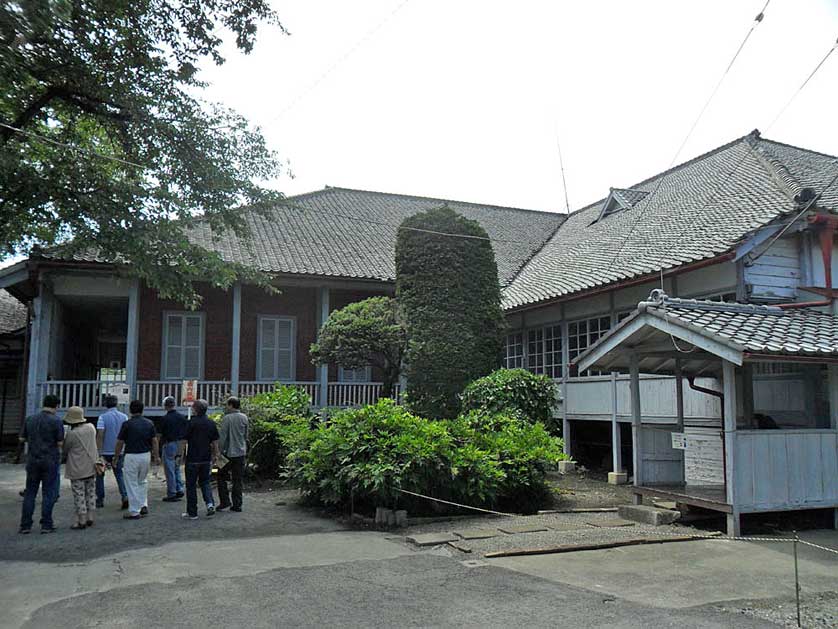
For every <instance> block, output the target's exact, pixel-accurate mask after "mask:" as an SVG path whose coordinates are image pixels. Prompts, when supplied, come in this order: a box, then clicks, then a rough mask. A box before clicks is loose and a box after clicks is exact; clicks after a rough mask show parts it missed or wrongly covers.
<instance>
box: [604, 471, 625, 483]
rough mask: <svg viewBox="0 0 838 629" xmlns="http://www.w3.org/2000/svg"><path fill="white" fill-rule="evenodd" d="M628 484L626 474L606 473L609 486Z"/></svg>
mask: <svg viewBox="0 0 838 629" xmlns="http://www.w3.org/2000/svg"><path fill="white" fill-rule="evenodd" d="M627 482H629V475H628V472H608V484H609V485H625V484H626V483H627Z"/></svg>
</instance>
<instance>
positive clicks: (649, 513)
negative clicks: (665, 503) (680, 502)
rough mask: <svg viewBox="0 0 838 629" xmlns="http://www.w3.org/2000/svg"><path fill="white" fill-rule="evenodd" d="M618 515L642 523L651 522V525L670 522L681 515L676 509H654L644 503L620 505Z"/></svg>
mask: <svg viewBox="0 0 838 629" xmlns="http://www.w3.org/2000/svg"><path fill="white" fill-rule="evenodd" d="M619 514H620V517H622V518H626V519H627V520H634V521H635V522H641V523H643V524H651V525H652V526H661V525H663V524H672V523H673V522H675V521H676V520H677V519H678V518H680V517H681V513H680V512H678V511H670V510H669V509H656V508H655V507H649V506H646V505H622V506H621V507H620V510H619Z"/></svg>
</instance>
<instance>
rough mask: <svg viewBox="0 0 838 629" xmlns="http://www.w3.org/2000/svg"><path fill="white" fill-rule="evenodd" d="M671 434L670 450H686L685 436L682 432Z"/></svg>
mask: <svg viewBox="0 0 838 629" xmlns="http://www.w3.org/2000/svg"><path fill="white" fill-rule="evenodd" d="M671 434H672V449H673V450H686V449H687V435H685V434H684V433H682V432H673V433H671Z"/></svg>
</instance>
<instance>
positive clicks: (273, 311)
mask: <svg viewBox="0 0 838 629" xmlns="http://www.w3.org/2000/svg"><path fill="white" fill-rule="evenodd" d="M198 292H199V293H200V294H201V296H202V297H203V298H204V299H203V302H202V304H201V308H200V309H199V312H204V313H205V325H206V337H205V348H206V350H205V354H204V380H229V379H230V366H231V361H232V336H231V332H232V326H233V294H232V290H230V291H227V292H225V291H222V290H219V289H214V288H211V287H209V286H203V287H199V291H198ZM376 294H380V293H375V292H367V291H348V290H332V291H331V292H330V297H329V302H330V306H331V309H332V310H337V309H338V308H342V307H343V306H345V305H347V304H349V303H352V302H354V301H360V300H362V299H366V298H367V297H372V296H373V295H376ZM317 295H318V289H316V288H303V287H283V288H281V293H280V294H279V295H268V294H267V293H266V292H265V291H263V290H262V289H260V288H258V287H254V286H243V287H242V319H241V363H240V372H239V378H240V379H241V380H255V379H256V342H257V326H258V323H257V322H258V317H259V315H278V316H286V317H289V316H290V317H294V318H295V319H296V332H297V339H296V376H295V378H296V380H300V381H314V380H316V379H317V370H316V368H315V366H314V365H313V364H312V363H311V360H310V359H309V353H308V348H309V346H310V345H311V344H312V343H313V342H314V341H315V339H316V337H317V320H318V311H317ZM170 310H171V311H183V310H184V308H183V306H181V305H180V304H179V303H177V302H175V301H170V300H163V299H160V298H159V297H158V296H157V293H156V292H155V291H153V290H151V289H150V288H148V287H145V286H144V287H143V288H142V290H141V293H140V330H139V332H140V351H139V356H138V361H137V377H138V379H139V380H159V379H160V378H161V374H160V362H161V359H162V356H161V353H162V347H161V345H162V341H163V313H164V312H166V311H170ZM379 378H380V374H376V373H373V379H379ZM329 379H330V380H332V381H334V380H337V369H336V368H335V367H334V366H332V367H331V368H330V370H329Z"/></svg>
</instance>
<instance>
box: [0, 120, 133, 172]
mask: <svg viewBox="0 0 838 629" xmlns="http://www.w3.org/2000/svg"><path fill="white" fill-rule="evenodd" d="M0 127H4V128H6V129H9V130H10V131H14V132H15V133H20V134H22V135H26V136H29V137H32V138H35V139H38V140H41V141H42V142H48V143H49V144H54V145H55V146H60V147H63V148H67V149H70V150H71V151H81V152H82V153H89V154H90V155H95V156H96V157H101V158H102V159H109V160H111V161H114V162H119V163H120V164H125V165H126V166H135V167H137V168H142V169H145V168H146V167H145V166H142V165H141V164H138V163H137V162H131V161H128V160H127V159H122V158H119V157H114V156H113V155H106V154H105V153H97V152H96V151H93V150H91V149H88V148H84V147H82V146H77V145H75V146H74V145H72V144H65V143H64V142H59V141H57V140H53V139H52V138H49V137H47V136H45V135H41V134H39V133H34V132H32V131H25V130H23V129H19V128H18V127H13V126H12V125H8V124H6V123H5V122H0Z"/></svg>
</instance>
